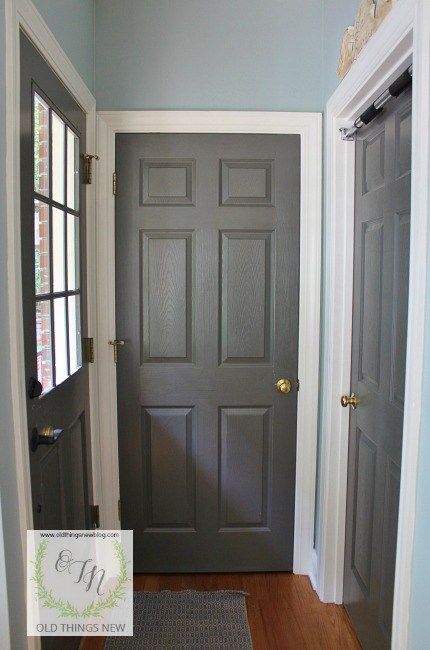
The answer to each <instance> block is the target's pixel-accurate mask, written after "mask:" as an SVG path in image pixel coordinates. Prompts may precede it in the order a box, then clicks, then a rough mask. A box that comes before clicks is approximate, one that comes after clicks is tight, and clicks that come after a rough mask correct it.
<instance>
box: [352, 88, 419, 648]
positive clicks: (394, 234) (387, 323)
mask: <svg viewBox="0 0 430 650" xmlns="http://www.w3.org/2000/svg"><path fill="white" fill-rule="evenodd" d="M410 169H411V93H410V91H408V92H406V93H405V94H404V95H403V96H402V97H401V98H400V99H398V100H397V101H393V102H392V105H391V107H390V108H389V109H388V110H386V111H384V114H383V115H382V116H381V117H379V118H378V119H377V120H375V122H374V123H373V124H372V126H371V127H370V128H368V129H366V131H364V130H363V133H362V134H360V137H359V139H358V141H357V150H356V194H355V260H354V310H353V354H352V377H351V390H352V391H353V392H354V393H356V395H357V396H358V400H359V403H358V406H357V409H356V410H351V418H350V434H349V467H348V497H347V525H346V535H347V538H346V555H345V584H344V586H345V596H344V599H345V604H346V606H347V609H348V612H349V614H350V616H351V618H352V620H353V622H354V625H355V627H356V630H357V632H358V635H359V638H360V641H361V643H362V644H363V647H364V648H366V650H367V648H375V649H376V648H378V650H380V649H381V648H389V647H390V637H391V619H392V606H393V588H394V571H395V557H396V542H397V519H398V505H399V485H400V467H401V451H402V428H403V406H404V404H403V399H404V383H405V358H406V336H407V319H408V275H409V230H410V178H411V174H410Z"/></svg>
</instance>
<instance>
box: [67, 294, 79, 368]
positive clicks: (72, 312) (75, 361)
mask: <svg viewBox="0 0 430 650" xmlns="http://www.w3.org/2000/svg"><path fill="white" fill-rule="evenodd" d="M69 350H70V374H73V373H74V372H76V370H78V369H79V368H80V367H81V366H82V339H81V298H80V296H79V295H78V296H69Z"/></svg>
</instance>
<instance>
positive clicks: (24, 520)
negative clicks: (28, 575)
mask: <svg viewBox="0 0 430 650" xmlns="http://www.w3.org/2000/svg"><path fill="white" fill-rule="evenodd" d="M20 29H22V30H23V31H24V32H25V33H26V34H27V36H28V37H29V39H30V40H31V41H32V43H33V44H34V46H35V47H36V49H37V50H38V51H39V52H40V53H41V55H42V56H43V57H44V59H45V60H46V61H47V63H48V64H49V65H50V67H51V68H52V69H53V70H54V72H55V73H56V74H57V76H58V77H59V78H60V80H61V81H62V82H63V84H64V85H65V86H66V87H67V89H68V90H69V92H70V93H71V95H72V96H73V97H74V99H75V100H76V102H77V103H78V104H79V105H80V106H81V108H82V109H83V110H84V112H85V113H86V116H87V130H86V146H87V151H89V152H93V151H94V146H95V123H96V102H95V98H94V97H93V95H92V94H91V92H90V91H89V89H88V88H87V86H86V85H85V83H84V82H83V80H82V79H81V77H80V76H79V74H78V73H77V72H76V70H75V68H74V67H73V65H72V63H71V62H70V60H69V59H68V57H67V56H66V54H65V53H64V51H63V50H62V48H61V46H60V45H59V43H58V41H57V40H56V39H55V37H54V35H53V34H52V32H51V31H50V29H49V27H48V26H47V24H46V22H45V21H44V20H43V18H42V17H41V15H40V14H39V12H38V11H37V10H36V8H35V6H34V5H33V3H32V2H31V1H30V0H6V88H7V93H6V126H7V128H6V151H7V166H6V194H7V196H6V201H7V215H6V218H7V251H8V267H7V272H8V301H9V349H10V364H11V387H12V417H13V432H12V435H13V436H14V442H15V459H14V460H15V478H16V490H17V493H18V501H19V507H18V512H17V513H16V516H17V517H18V519H19V526H20V531H21V537H20V539H19V540H17V544H19V545H20V551H21V554H22V564H23V574H24V575H25V572H26V570H25V567H26V535H27V529H31V528H33V514H32V505H31V504H32V500H31V487H30V464H29V449H28V437H27V433H26V432H27V408H26V395H25V385H26V379H25V373H24V368H25V364H24V337H23V318H22V286H21V232H20V231H21V220H20V54H19V32H20ZM86 192H87V194H86V212H87V241H86V244H87V269H88V332H89V334H88V335H89V336H91V335H92V336H95V330H96V320H95V317H96V310H95V304H96V284H95V278H96V274H95V259H96V255H95V250H96V244H95V241H96V239H95V190H94V185H88V186H87V190H86ZM89 379H90V404H91V446H92V462H93V466H92V479H93V486H92V487H93V495H94V501H95V503H97V502H98V500H100V499H101V490H100V453H99V451H98V450H99V438H98V433H99V426H98V400H97V365H96V364H94V365H90V368H89ZM3 496H4V495H3ZM22 589H23V600H24V599H25V585H22ZM23 624H25V623H23ZM28 647H29V648H39V647H40V640H39V639H38V638H36V637H28Z"/></svg>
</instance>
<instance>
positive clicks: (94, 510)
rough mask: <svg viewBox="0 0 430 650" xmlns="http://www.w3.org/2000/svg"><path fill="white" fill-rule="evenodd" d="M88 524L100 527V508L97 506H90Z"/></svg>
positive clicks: (92, 526)
mask: <svg viewBox="0 0 430 650" xmlns="http://www.w3.org/2000/svg"><path fill="white" fill-rule="evenodd" d="M90 526H91V528H100V509H99V507H98V506H90Z"/></svg>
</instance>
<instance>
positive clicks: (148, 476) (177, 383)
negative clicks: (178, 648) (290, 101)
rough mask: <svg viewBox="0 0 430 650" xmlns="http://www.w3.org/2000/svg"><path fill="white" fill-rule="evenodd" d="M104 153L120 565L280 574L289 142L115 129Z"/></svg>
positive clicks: (288, 524) (287, 436) (294, 161)
mask: <svg viewBox="0 0 430 650" xmlns="http://www.w3.org/2000/svg"><path fill="white" fill-rule="evenodd" d="M116 156H117V158H116V170H117V173H118V196H117V199H116V246H117V248H116V318H117V335H118V337H120V338H122V339H124V341H125V345H124V346H123V347H121V348H120V349H119V360H118V367H117V376H118V425H119V455H120V482H121V504H122V526H123V528H131V529H133V530H134V550H135V565H134V566H135V570H137V571H153V572H161V571H166V572H169V571H174V572H180V571H257V570H258V571H270V570H289V569H291V568H292V561H293V538H294V489H295V457H296V450H295V448H296V415H297V340H298V294H299V204H300V187H299V182H300V181H299V179H300V139H299V137H298V136H293V135H288V136H286V135H284V136H274V135H207V134H205V135H196V134H192V135H191V134H187V135H180V134H172V135H170V134H169V135H168V134H154V135H141V134H124V135H118V136H117V139H116ZM281 378H286V379H289V380H290V381H291V384H292V390H291V392H290V393H288V394H287V393H281V392H278V391H277V390H276V388H275V382H276V380H278V379H281Z"/></svg>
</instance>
